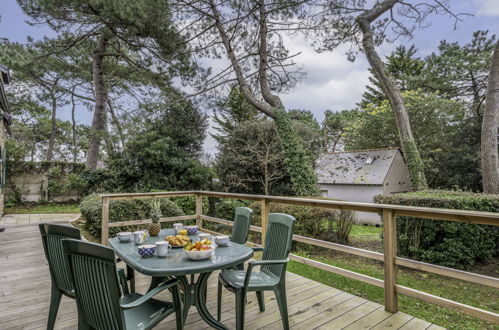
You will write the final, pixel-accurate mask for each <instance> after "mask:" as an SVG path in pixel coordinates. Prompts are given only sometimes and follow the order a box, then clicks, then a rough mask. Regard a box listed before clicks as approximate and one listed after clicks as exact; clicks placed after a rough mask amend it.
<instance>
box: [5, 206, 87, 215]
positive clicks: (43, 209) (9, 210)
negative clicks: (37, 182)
mask: <svg viewBox="0 0 499 330" xmlns="http://www.w3.org/2000/svg"><path fill="white" fill-rule="evenodd" d="M4 212H5V213H6V214H47V213H80V207H79V206H78V204H71V203H44V204H40V203H36V204H35V203H25V204H22V205H16V206H9V205H6V207H5V211H4Z"/></svg>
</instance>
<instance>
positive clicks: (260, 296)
mask: <svg viewBox="0 0 499 330" xmlns="http://www.w3.org/2000/svg"><path fill="white" fill-rule="evenodd" d="M256 298H257V299H258V307H259V308H260V312H265V298H264V295H263V291H256Z"/></svg>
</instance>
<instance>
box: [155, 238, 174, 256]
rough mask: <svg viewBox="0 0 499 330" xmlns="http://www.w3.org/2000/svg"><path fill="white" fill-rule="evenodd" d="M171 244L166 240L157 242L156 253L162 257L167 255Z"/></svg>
mask: <svg viewBox="0 0 499 330" xmlns="http://www.w3.org/2000/svg"><path fill="white" fill-rule="evenodd" d="M171 247H172V246H171V245H170V244H169V243H168V242H165V241H159V242H156V254H157V255H158V257H160V258H164V257H166V255H167V254H168V250H169V249H171Z"/></svg>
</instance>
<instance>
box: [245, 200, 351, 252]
mask: <svg viewBox="0 0 499 330" xmlns="http://www.w3.org/2000/svg"><path fill="white" fill-rule="evenodd" d="M250 208H252V209H253V210H254V211H255V213H254V217H255V221H254V222H256V223H258V224H260V223H261V204H260V203H258V202H254V203H252V204H251V206H250ZM270 212H271V213H286V214H290V215H292V216H294V217H295V218H296V223H295V226H294V233H295V234H297V235H302V236H306V237H311V238H316V239H320V240H325V241H331V242H337V243H348V238H349V235H350V231H351V229H352V226H353V224H354V222H355V212H353V211H350V210H331V209H324V208H317V207H308V206H300V205H284V204H271V205H270ZM254 224H255V223H254ZM255 225H257V224H255Z"/></svg>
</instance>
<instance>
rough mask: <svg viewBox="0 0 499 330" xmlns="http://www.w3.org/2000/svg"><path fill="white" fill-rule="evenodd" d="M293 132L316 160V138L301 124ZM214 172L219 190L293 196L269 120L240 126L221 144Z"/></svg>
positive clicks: (316, 135)
mask: <svg viewBox="0 0 499 330" xmlns="http://www.w3.org/2000/svg"><path fill="white" fill-rule="evenodd" d="M293 126H294V129H295V131H296V133H297V134H298V135H299V136H300V137H301V140H302V141H303V143H304V144H305V145H306V149H307V150H308V151H309V152H310V153H311V156H310V157H311V158H312V159H315V157H316V156H317V155H318V151H319V142H318V141H319V135H318V134H317V133H316V132H315V131H314V130H312V129H311V128H310V127H309V126H307V125H305V124H303V123H301V122H296V121H295V122H293ZM219 148H220V153H219V154H218V158H217V173H218V176H219V179H220V185H221V187H222V190H225V191H230V192H240V193H255V194H271V195H293V194H294V191H293V189H292V186H291V185H290V184H289V183H290V176H289V173H288V170H287V166H286V165H285V163H284V155H283V152H282V145H281V143H280V141H279V137H278V136H277V132H276V126H275V122H274V121H271V120H268V119H260V120H256V121H248V122H243V123H241V124H240V125H239V126H238V127H237V128H235V129H234V130H233V131H232V132H231V134H230V135H228V136H227V137H226V138H225V139H224V141H223V142H222V143H221V144H220V146H219Z"/></svg>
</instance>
